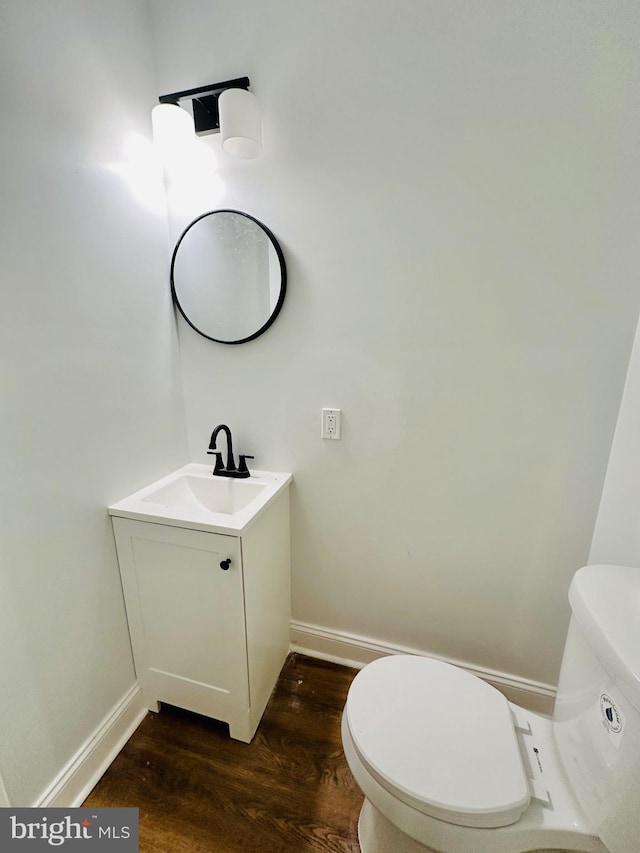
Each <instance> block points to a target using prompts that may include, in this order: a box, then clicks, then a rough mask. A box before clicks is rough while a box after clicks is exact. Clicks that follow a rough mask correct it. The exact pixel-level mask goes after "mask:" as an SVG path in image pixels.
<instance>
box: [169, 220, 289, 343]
mask: <svg viewBox="0 0 640 853" xmlns="http://www.w3.org/2000/svg"><path fill="white" fill-rule="evenodd" d="M215 213H236V214H237V215H238V216H244V217H246V218H247V219H250V220H251V221H252V222H254V223H255V224H256V225H257V226H258V227H259V228H261V229H262V230H263V231H264V233H265V234H266V235H267V237H268V238H269V240H270V241H271V244H272V245H273V248H274V249H275V252H276V255H277V256H278V262H279V264H280V295H279V296H278V301H277V303H276V306H275V308H274V309H273V311H272V312H271V314H270V315H269V318H268V320H267V322H266V323H265V324H264V325H263V326H261V327H260V328H259V329H258V330H257V331H256V332H254V333H253V334H252V335H249V336H248V337H246V338H239V339H238V340H236V341H222V340H220V339H219V338H212V337H211V335H207V334H206V333H205V332H203V331H202V329H199V328H198V327H197V326H196V325H195V324H194V323H193V322H192V321H191V320H190V319H189V318H188V317H187V315H186V314H185V312H184V311H183V309H182V306H181V305H180V300H179V299H178V294H177V293H176V286H175V280H174V267H175V261H176V256H177V254H178V249H179V248H180V244H181V243H182V241H183V240H184V238H185V237H186V236H187V234H188V233H189V231H190V230H191V229H192V228H193V226H194V225H196V224H197V223H198V222H200V220H201V219H206V217H207V216H213V215H214V214H215ZM170 279H171V296H172V298H173V302H174V304H175V306H176V307H177V309H178V311H179V312H180V313H181V314H182V316H183V318H184V320H185V321H186V322H187V323H188V324H189V325H190V326H191V328H192V329H193V330H194V331H196V332H197V333H198V334H199V335H202V337H203V338H207V339H208V340H210V341H215V342H216V343H217V344H231V345H233V344H246V343H247V342H248V341H253V340H255V338H259V337H260V335H263V334H264V333H265V332H266V331H267V329H268V328H269V326H271V325H273V322H274V321H275V319H276V317H277V316H278V314H279V313H280V309H281V308H282V304H283V302H284V297H285V293H286V292H287V267H286V264H285V262H284V255H283V253H282V249H281V248H280V244H279V243H278V241H277V240H276V238H275V236H274V234H273V233H272V232H271V231H270V230H269V229H268V228H267V226H266V225H265V224H264V223H262V222H260V220H259V219H256V218H255V216H250V215H249V214H248V213H244V212H243V211H241V210H232V209H231V208H223V209H221V210H209V211H208V212H207V213H203V214H201V215H200V216H198V217H196V219H194V220H193V222H190V223H189V225H187V227H186V228H185V229H184V231H183V232H182V234H181V235H180V239H179V240H178V242H177V243H176V246H175V249H174V250H173V255H172V256H171V274H170Z"/></svg>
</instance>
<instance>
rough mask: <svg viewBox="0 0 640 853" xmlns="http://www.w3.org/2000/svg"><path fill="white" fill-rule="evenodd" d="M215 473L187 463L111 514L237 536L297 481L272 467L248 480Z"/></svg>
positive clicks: (127, 500) (118, 505) (204, 466)
mask: <svg viewBox="0 0 640 853" xmlns="http://www.w3.org/2000/svg"><path fill="white" fill-rule="evenodd" d="M211 472H212V467H211V466H210V465H199V464H197V463H192V464H190V465H185V466H184V468H179V469H178V470H177V471H173V472H172V473H171V474H168V475H167V476H166V477H163V478H162V479H160V480H157V481H156V482H155V483H151V484H150V485H148V486H145V487H144V488H143V489H140V490H139V491H137V492H135V493H134V494H132V495H129V497H127V498H124V499H123V500H121V501H118V502H117V503H115V504H113V505H112V506H110V507H109V514H110V515H115V516H120V517H122V518H134V519H137V520H139V521H151V522H157V523H161V524H169V525H173V526H176V527H189V528H192V529H195V530H205V531H208V532H214V533H229V534H232V535H236V536H237V535H239V534H241V533H242V532H243V531H244V530H246V529H247V527H249V525H250V524H251V523H252V522H253V521H254V520H255V519H256V518H257V517H258V516H259V515H260V513H261V512H262V511H263V510H264V509H265V508H266V507H267V506H269V504H270V503H272V502H273V501H274V500H275V499H276V498H277V496H278V495H279V494H280V493H281V492H282V491H283V490H284V489H286V488H287V486H288V485H289V483H290V482H291V480H292V477H291V474H285V473H274V472H271V471H252V472H251V477H248V478H247V479H232V478H229V477H214V476H213V475H212V473H211Z"/></svg>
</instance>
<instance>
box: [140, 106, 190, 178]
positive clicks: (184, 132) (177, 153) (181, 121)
mask: <svg viewBox="0 0 640 853" xmlns="http://www.w3.org/2000/svg"><path fill="white" fill-rule="evenodd" d="M151 124H152V126H153V144H154V146H155V148H156V150H157V152H158V155H159V157H160V159H161V160H162V162H163V163H164V164H165V165H170V164H171V163H174V162H175V161H176V160H179V159H180V157H181V156H184V154H185V152H186V151H187V150H188V148H189V146H190V145H193V143H194V140H195V130H194V126H193V116H192V115H191V114H190V113H188V112H187V111H186V110H183V109H182V108H181V107H179V106H178V105H177V104H158V105H157V106H155V107H154V108H153V109H152V110H151Z"/></svg>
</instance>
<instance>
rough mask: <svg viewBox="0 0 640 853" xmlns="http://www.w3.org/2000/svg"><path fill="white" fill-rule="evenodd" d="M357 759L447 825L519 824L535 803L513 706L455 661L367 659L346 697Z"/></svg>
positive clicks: (398, 793) (397, 792)
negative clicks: (510, 706)
mask: <svg viewBox="0 0 640 853" xmlns="http://www.w3.org/2000/svg"><path fill="white" fill-rule="evenodd" d="M346 717H347V723H348V726H349V732H350V734H351V738H352V740H353V744H354V746H355V749H356V751H357V753H358V755H359V757H360V760H361V761H362V762H363V763H364V764H365V766H366V767H367V769H368V770H369V772H370V773H371V774H372V775H373V776H374V778H375V779H377V781H378V782H379V783H380V784H381V785H382V786H383V787H385V788H386V789H387V790H389V791H390V792H391V793H392V794H394V796H396V797H397V798H398V799H399V800H402V801H403V802H405V803H407V804H408V805H410V806H413V807H414V808H416V809H418V810H420V811H421V812H424V813H425V814H428V815H430V816H431V817H435V818H438V819H440V820H443V821H446V822H448V823H453V824H457V825H459V826H473V827H497V826H507V825H508V824H511V823H515V822H516V821H517V820H518V819H519V818H520V817H521V815H522V813H523V812H524V811H525V809H526V808H527V806H528V805H529V801H530V796H531V795H530V792H529V785H528V782H527V777H526V775H525V771H524V767H523V764H522V758H521V755H520V749H519V747H518V741H517V737H516V733H515V729H514V726H513V720H512V716H511V711H510V708H509V703H508V702H507V700H506V699H505V697H504V696H503V695H502V694H501V693H500V692H499V691H498V690H496V689H495V688H494V687H491V685H489V684H487V683H486V682H484V681H481V680H480V679H479V678H476V677H475V676H473V675H470V674H469V673H467V672H465V671H464V670H462V669H459V668H458V667H455V666H452V665H450V664H447V663H443V662H441V661H437V660H432V659H430V658H422V657H417V656H414V655H393V656H391V657H386V658H380V659H379V660H376V661H374V662H373V663H370V664H369V665H368V666H366V667H365V668H364V669H363V670H361V671H360V672H359V673H358V675H357V676H356V677H355V679H354V680H353V682H352V684H351V688H350V690H349V695H348V697H347V703H346Z"/></svg>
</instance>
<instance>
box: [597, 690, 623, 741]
mask: <svg viewBox="0 0 640 853" xmlns="http://www.w3.org/2000/svg"><path fill="white" fill-rule="evenodd" d="M600 715H601V718H602V725H603V726H604V727H605V729H606V730H607V731H608V732H611V733H612V734H615V735H617V734H620V732H621V731H622V713H621V712H620V711H619V710H618V707H617V706H616V703H615V702H614V701H613V699H612V698H611V696H609V694H608V693H602V694H601V695H600Z"/></svg>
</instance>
